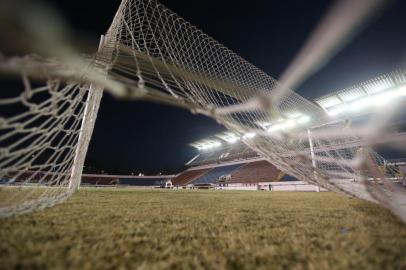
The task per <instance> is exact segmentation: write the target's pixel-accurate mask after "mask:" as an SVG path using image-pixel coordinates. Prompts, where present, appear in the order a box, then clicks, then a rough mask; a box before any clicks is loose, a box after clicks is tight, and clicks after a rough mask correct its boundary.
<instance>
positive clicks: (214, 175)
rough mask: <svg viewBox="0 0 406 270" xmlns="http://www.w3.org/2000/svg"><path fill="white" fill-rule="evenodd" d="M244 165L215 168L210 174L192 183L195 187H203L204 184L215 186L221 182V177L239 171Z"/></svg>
mask: <svg viewBox="0 0 406 270" xmlns="http://www.w3.org/2000/svg"><path fill="white" fill-rule="evenodd" d="M241 165H242V164H232V165H226V166H219V167H215V168H214V169H212V170H210V171H209V172H208V173H205V174H203V175H201V176H200V177H198V178H196V179H195V180H193V181H192V184H193V185H202V184H214V183H216V182H217V180H219V178H220V177H222V176H225V175H228V174H230V173H231V172H233V171H234V170H237V169H238V168H239V167H241Z"/></svg>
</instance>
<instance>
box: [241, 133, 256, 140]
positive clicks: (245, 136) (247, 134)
mask: <svg viewBox="0 0 406 270" xmlns="http://www.w3.org/2000/svg"><path fill="white" fill-rule="evenodd" d="M255 136H257V134H256V133H253V132H249V133H245V134H244V136H242V137H243V138H244V139H251V138H254V137H255Z"/></svg>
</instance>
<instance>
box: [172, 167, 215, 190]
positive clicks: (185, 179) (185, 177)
mask: <svg viewBox="0 0 406 270" xmlns="http://www.w3.org/2000/svg"><path fill="white" fill-rule="evenodd" d="M211 169H212V168H205V169H198V170H187V171H184V172H182V173H181V174H179V175H178V176H176V177H174V178H172V179H171V180H172V184H173V185H174V186H184V185H187V184H189V183H190V182H192V181H193V180H195V179H196V178H198V177H200V176H202V175H203V174H205V173H207V172H208V171H210V170H211Z"/></svg>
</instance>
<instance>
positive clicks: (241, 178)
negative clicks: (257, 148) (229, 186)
mask: <svg viewBox="0 0 406 270" xmlns="http://www.w3.org/2000/svg"><path fill="white" fill-rule="evenodd" d="M280 178H281V171H280V170H279V169H277V168H276V167H275V166H274V165H272V164H271V163H269V162H268V161H265V160H260V161H254V162H249V163H245V164H244V165H243V166H241V168H240V169H238V170H236V171H234V172H233V173H232V174H231V178H230V180H229V181H227V182H228V183H258V182H274V181H279V180H280Z"/></svg>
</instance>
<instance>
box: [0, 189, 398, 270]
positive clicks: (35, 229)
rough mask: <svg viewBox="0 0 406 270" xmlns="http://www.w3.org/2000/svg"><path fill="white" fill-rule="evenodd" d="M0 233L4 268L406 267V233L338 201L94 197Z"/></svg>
mask: <svg viewBox="0 0 406 270" xmlns="http://www.w3.org/2000/svg"><path fill="white" fill-rule="evenodd" d="M0 228H1V230H0V250H1V252H0V268H1V269H46V268H48V269H64V268H70V269H117V268H120V269H122V268H127V269H168V268H171V269H302V268H305V269H405V268H406V256H405V250H406V227H405V226H404V225H403V224H402V223H401V222H400V221H398V220H397V219H396V218H395V217H393V216H392V215H391V214H390V213H389V212H388V211H387V210H385V209H383V208H381V207H379V206H376V205H374V204H371V203H367V202H364V201H360V200H357V199H350V198H346V197H343V196H340V195H337V194H334V193H331V192H323V193H313V192H311V193H310V192H309V193H298V192H290V193H289V192H248V191H245V192H239V191H201V190H189V191H186V190H178V191H176V190H135V189H120V190H118V189H90V188H89V189H82V190H80V191H79V192H78V193H76V194H75V195H74V196H73V197H72V198H71V199H69V200H68V201H67V202H66V203H63V204H61V205H58V206H56V207H53V208H50V209H47V210H45V211H41V212H36V213H33V214H28V215H23V216H19V217H16V218H8V219H2V220H0Z"/></svg>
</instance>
